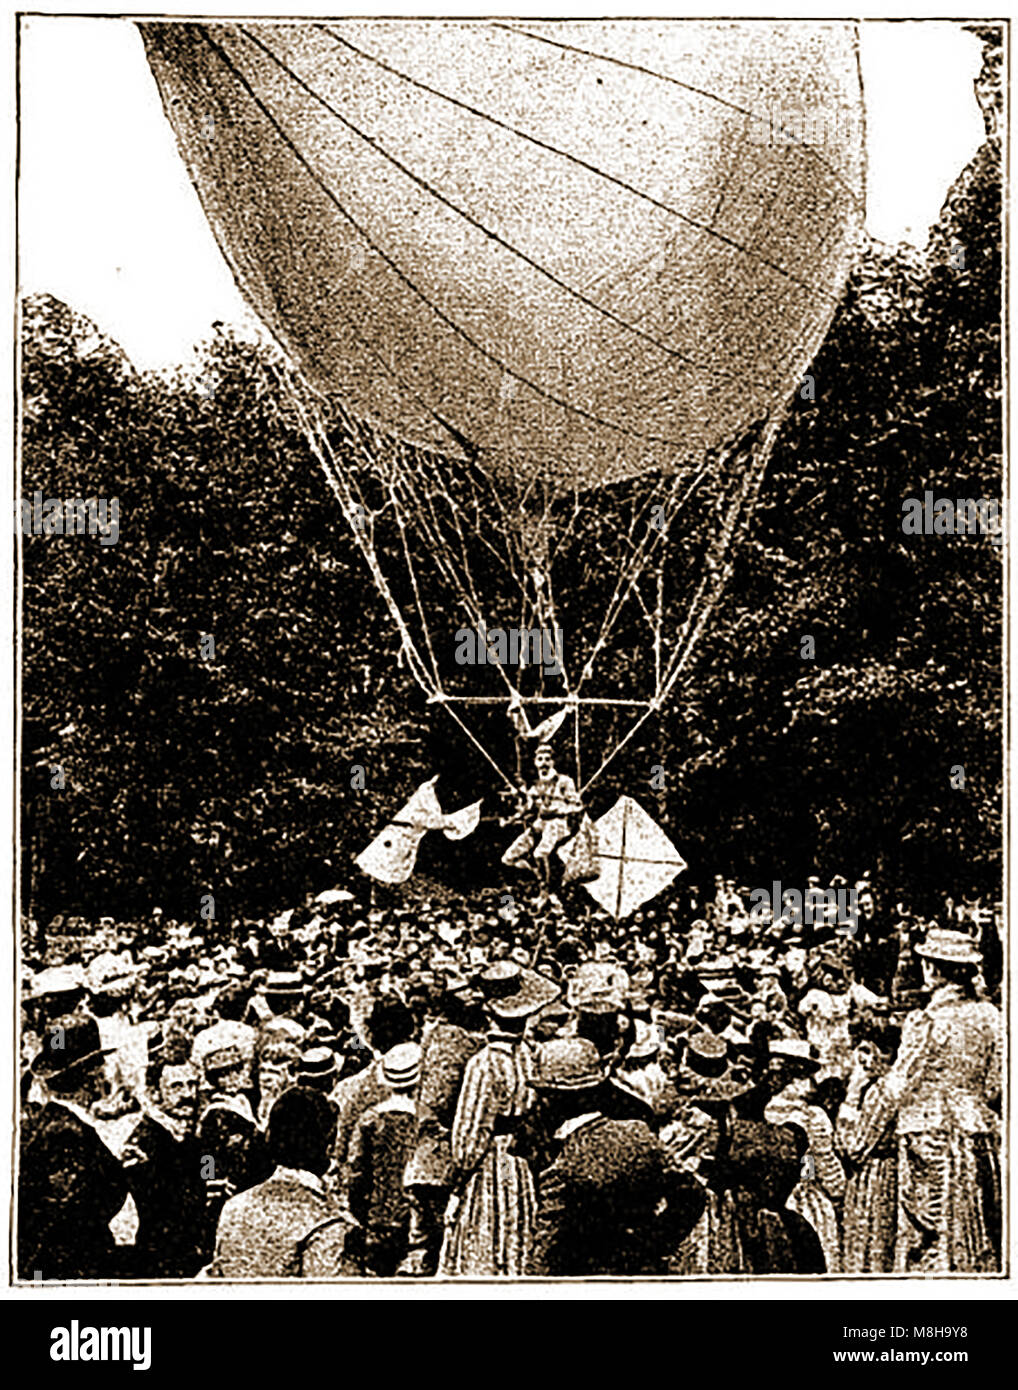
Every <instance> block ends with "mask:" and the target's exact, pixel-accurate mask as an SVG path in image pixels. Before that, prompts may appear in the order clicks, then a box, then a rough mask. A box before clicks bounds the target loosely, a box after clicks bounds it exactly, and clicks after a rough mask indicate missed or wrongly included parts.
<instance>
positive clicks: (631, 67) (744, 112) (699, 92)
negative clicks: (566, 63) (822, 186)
mask: <svg viewBox="0 0 1018 1390" xmlns="http://www.w3.org/2000/svg"><path fill="white" fill-rule="evenodd" d="M491 27H492V28H493V29H505V30H506V31H507V32H508V33H510V34H515V35H516V36H517V37H518V38H521V39H531V40H532V41H533V42H535V43H546V44H548V45H550V47H552V48H559V49H562V50H564V51H565V52H566V53H576V54H579V56H580V57H583V58H593V59H595V61H597V62H601V63H610V64H611V65H612V66H613V67H618V68H626V69H627V70H628V71H630V72H638V73H641V74H642V75H643V76H644V77H652V78H654V79H655V81H657V82H667V83H668V84H669V86H672V87H681V88H682V90H683V91H686V92H693V93H694V94H695V95H696V96H698V97H703V98H704V99H705V100H706V101H713V102H716V103H717V104H718V105H719V106H726V107H728V109H729V110H731V111H738V112H739V114H740V115H741V116H748V117H749V118H750V120H753V121H761V120H763V119H764V118H763V117H762V116H758V115H757V114H756V112H755V111H751V110H750V109H749V107H747V106H739V105H738V103H737V102H734V101H728V100H727V99H726V98H725V97H720V96H718V94H717V93H716V92H708V91H707V90H706V89H705V88H703V87H694V86H693V85H692V83H690V82H683V81H682V80H681V78H678V77H669V76H668V75H667V74H666V73H663V72H655V71H654V69H653V68H645V67H642V66H641V65H640V64H639V63H630V62H627V61H626V60H625V59H624V58H613V57H611V56H610V55H609V54H607V53H594V52H592V51H591V50H589V49H586V48H577V47H575V46H574V45H573V44H569V43H562V42H561V40H559V39H552V38H548V37H547V36H546V35H544V34H535V33H532V32H531V31H530V30H527V29H516V28H514V26H513V25H511V24H504V23H501V22H500V21H498V20H493V21H491ZM782 148H786V147H785V146H782ZM787 148H789V149H792V148H798V149H801V150H805V151H806V153H807V154H810V155H812V156H813V158H814V159H815V160H816V161H817V163H818V164H820V165H822V166H823V168H825V169H826V170H827V172H828V173H829V174H830V175H831V177H832V178H833V179H834V180H835V181H836V182H837V183H840V184H841V185H842V187H843V188H844V189H845V192H846V193H847V194H848V195H849V197H851V198H852V199H853V200H854V201H855V202H856V203H857V204H859V205H861V204H862V201H863V200H862V198H861V197H860V195H859V194H858V193H857V192H856V191H855V189H854V188H852V187H851V185H850V184H848V183H847V182H846V181H845V179H844V178H843V177H842V176H841V174H839V173H838V171H837V169H835V168H834V166H833V165H832V164H830V163H828V161H827V160H826V159H824V157H823V155H822V154H818V152H817V151H816V150H815V149H814V148H813V146H812V145H810V144H807V143H806V141H805V140H794V139H793V140H789V141H788V142H787Z"/></svg>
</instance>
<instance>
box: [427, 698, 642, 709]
mask: <svg viewBox="0 0 1018 1390" xmlns="http://www.w3.org/2000/svg"><path fill="white" fill-rule="evenodd" d="M513 699H515V700H516V703H517V704H521V705H569V704H577V705H624V706H625V707H626V708H627V709H650V708H651V706H652V701H650V700H588V699H587V698H586V697H585V696H582V695H581V696H580V697H579V698H578V699H576V700H570V699H569V697H568V696H567V695H518V696H510V695H441V696H439V700H441V702H442V703H444V704H447V705H452V704H457V705H508V704H510V703H512V701H513Z"/></svg>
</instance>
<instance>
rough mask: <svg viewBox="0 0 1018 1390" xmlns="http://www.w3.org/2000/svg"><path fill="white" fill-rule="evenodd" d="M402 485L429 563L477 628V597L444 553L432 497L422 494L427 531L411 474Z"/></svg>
mask: <svg viewBox="0 0 1018 1390" xmlns="http://www.w3.org/2000/svg"><path fill="white" fill-rule="evenodd" d="M402 484H403V486H404V488H405V489H406V490H407V492H408V493H409V494H410V497H411V501H412V503H413V504H414V505H413V506H412V508H411V510H412V511H414V512H415V513H416V514H417V516H418V522H417V524H418V526H419V528H420V530H421V531H422V533H423V535H424V539H425V541H426V542H430V550H431V559H432V563H433V564H434V566H435V568H436V570H437V571H438V573H439V576H440V577H441V578H444V580H445V583H446V584H447V585H448V586H449V588H450V589H451V590H452V591H453V593H455V594H458V597H459V602H460V603H461V604H462V605H463V607H464V608H465V609H466V611H467V614H468V616H469V617H470V618H471V621H472V622H473V624H474V626H475V627H479V626H480V625H481V624H482V622H483V617H482V613H481V606H480V601H479V599H478V597H477V594H476V593H475V592H474V591H473V587H472V586H471V589H470V591H469V592H468V590H467V589H466V587H465V586H464V584H463V581H462V579H461V578H460V577H459V575H458V573H457V571H456V567H455V565H454V564H452V563H451V561H450V560H449V559H448V558H447V554H448V552H450V551H451V548H452V547H451V544H450V542H449V541H448V540H447V538H446V536H445V535H444V533H443V531H442V527H441V523H440V521H439V519H438V517H437V515H436V514H435V512H434V505H433V498H432V497H431V495H430V493H427V491H426V492H425V499H426V504H427V508H428V510H430V511H431V516H432V522H433V524H434V529H433V530H430V531H429V526H428V521H427V517H426V515H425V501H422V498H421V495H420V494H419V493H418V492H417V490H416V487H415V485H414V481H413V479H412V474H411V475H410V477H406V476H405V477H404V478H403V479H402ZM500 669H501V668H500Z"/></svg>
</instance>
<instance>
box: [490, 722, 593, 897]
mask: <svg viewBox="0 0 1018 1390" xmlns="http://www.w3.org/2000/svg"><path fill="white" fill-rule="evenodd" d="M508 712H509V717H510V719H511V720H512V721H513V725H514V727H515V729H516V731H517V733H518V734H519V735H520V737H521V738H524V739H537V745H538V746H537V751H536V752H535V754H534V771H535V773H536V777H535V780H534V783H533V785H532V786H530V787H526V788H525V789H524V790H523V792H522V795H521V796H520V798H519V801H518V806H517V811H516V814H515V815H514V816H511V817H507V818H506V819H505V820H503V821H502V824H503V825H507V824H510V823H511V822H512V821H514V820H520V819H522V820H523V821H525V822H526V823H527V824H526V828H525V829H524V830H523V832H522V833H521V834H520V835H517V837H516V839H515V840H513V842H512V844H511V845H510V846H509V848H508V849H507V850H506V852H505V854H503V856H502V863H503V864H505V865H507V866H508V867H509V868H523V869H527V870H529V871H530V872H531V873H533V874H535V875H536V877H537V880H538V882H539V884H540V886H541V891H540V898H539V900H538V906H544V905H545V903H546V902H547V901H548V900H549V898H550V897H552V896H554V895H553V894H552V892H551V887H552V881H553V871H552V856H553V855H555V853H556V851H557V852H558V853H557V857H558V858H559V859H560V860H561V863H562V873H561V879H560V882H561V886H562V887H565V886H566V885H567V884H569V883H590V882H592V881H593V880H595V879H596V878H597V877H598V876H599V874H600V872H601V865H600V861H599V859H598V853H597V831H596V829H595V828H594V825H593V823H592V822H591V820H590V817H589V816H588V815H587V813H586V810H585V809H584V805H583V802H582V800H581V799H580V794H579V792H578V791H577V790H576V783H575V782H574V781H573V779H572V778H571V777H570V776H569V775H568V774H567V773H565V772H559V771H557V770H556V767H555V755H554V754H553V753H552V751H551V739H552V737H553V736H554V734H555V732H556V731H557V730H558V729H559V727H560V726H561V724H562V722H563V720H564V719H565V717H566V713H567V711H565V710H560V711H559V713H558V714H556V715H553V716H552V717H551V718H550V719H546V720H545V721H544V722H543V723H542V724H540V725H538V727H537V728H536V729H531V728H530V726H529V724H528V723H527V719H526V715H525V714H524V713H523V711H522V708H521V707H520V705H519V704H518V703H516V702H513V703H511V704H510V707H509V711H508Z"/></svg>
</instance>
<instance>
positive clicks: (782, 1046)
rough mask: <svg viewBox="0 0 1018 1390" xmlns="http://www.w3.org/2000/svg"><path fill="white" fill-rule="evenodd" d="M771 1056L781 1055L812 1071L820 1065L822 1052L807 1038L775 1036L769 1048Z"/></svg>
mask: <svg viewBox="0 0 1018 1390" xmlns="http://www.w3.org/2000/svg"><path fill="white" fill-rule="evenodd" d="M767 1051H768V1053H769V1054H770V1056H771V1057H781V1058H784V1060H785V1061H787V1062H796V1063H798V1064H799V1065H801V1066H803V1067H806V1068H807V1069H808V1070H810V1071H817V1070H819V1067H820V1054H819V1053H818V1052H817V1050H816V1048H815V1047H814V1046H813V1044H812V1043H810V1042H808V1041H807V1040H806V1039H805V1038H773V1039H772V1040H771V1042H770V1043H769V1045H768V1048H767Z"/></svg>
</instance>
